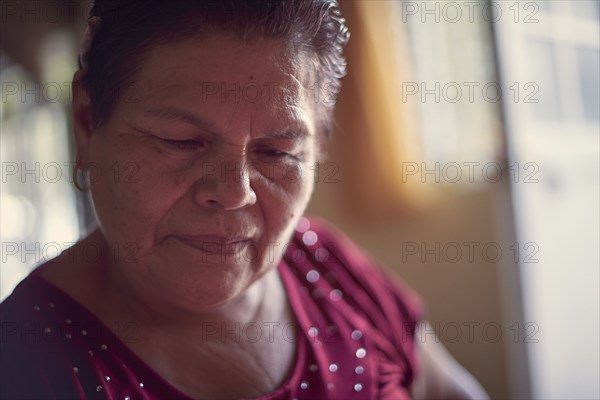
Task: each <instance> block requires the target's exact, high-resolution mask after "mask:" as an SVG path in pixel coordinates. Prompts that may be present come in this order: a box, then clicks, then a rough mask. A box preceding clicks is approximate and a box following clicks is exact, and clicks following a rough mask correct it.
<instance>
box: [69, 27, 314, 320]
mask: <svg viewBox="0 0 600 400" xmlns="http://www.w3.org/2000/svg"><path fill="white" fill-rule="evenodd" d="M305 65H307V63H305V62H304V58H303V56H301V55H299V54H297V53H294V52H292V51H290V49H289V48H288V47H286V46H285V45H284V43H282V42H280V41H277V40H266V39H265V40H255V41H250V42H247V43H243V42H242V41H240V40H238V39H235V38H232V37H229V36H218V35H213V36H209V37H204V38H193V39H192V38H190V39H185V40H182V41H178V42H173V43H168V44H163V45H159V46H156V47H154V48H153V49H152V50H151V51H150V53H149V55H148V57H147V58H146V59H144V61H143V62H142V65H141V69H140V70H139V71H138V72H137V73H136V75H135V77H134V84H133V85H130V86H129V87H128V89H127V91H125V92H124V93H122V94H121V96H120V99H119V101H118V103H117V104H116V107H115V109H114V111H113V113H112V114H111V116H110V118H109V119H108V120H107V121H106V123H105V124H104V125H103V126H102V127H101V128H100V129H99V130H97V131H96V132H94V133H92V134H90V135H89V137H88V138H87V143H86V141H85V140H83V141H79V142H80V144H79V145H78V149H79V152H80V154H79V156H80V158H81V159H82V160H83V161H84V163H89V164H90V167H89V173H90V179H91V193H92V198H93V202H94V207H95V210H96V213H97V217H98V220H99V223H100V228H101V230H102V232H103V234H104V236H105V237H106V239H107V241H108V243H109V245H110V247H111V249H112V250H113V252H114V255H115V256H116V257H113V258H111V262H112V263H113V266H116V267H117V268H116V271H117V273H118V274H119V275H120V278H124V279H125V282H126V283H127V285H128V286H130V288H131V289H133V290H134V291H135V293H136V294H137V295H139V296H142V297H144V296H146V297H147V298H149V299H153V301H166V302H167V303H168V304H170V305H174V306H176V307H179V308H185V309H190V310H210V309H211V308H213V307H215V306H217V305H221V304H224V303H226V302H227V301H228V300H230V299H232V298H234V297H235V296H237V295H238V294H240V293H242V292H243V291H244V290H245V289H246V288H248V287H249V286H250V285H251V284H252V283H253V282H254V281H256V280H257V278H259V277H260V276H261V275H262V274H264V273H265V272H266V271H268V270H269V269H271V268H273V267H274V266H276V265H277V263H278V262H279V261H280V259H281V256H282V252H283V250H284V248H285V245H286V243H287V242H288V241H289V238H290V237H291V234H292V232H293V229H294V227H295V225H296V223H297V221H298V219H299V218H300V217H301V215H302V213H303V212H304V210H305V208H306V206H307V203H308V201H309V199H310V196H311V193H312V190H313V184H314V174H313V170H314V163H315V156H316V153H317V146H318V139H317V137H316V135H317V132H316V125H317V122H316V116H315V110H314V107H315V104H314V103H312V102H311V101H314V98H313V97H311V96H300V95H299V93H302V92H303V90H302V88H303V87H309V86H310V85H311V82H312V80H311V74H310V73H309V69H308V68H307V67H306V66H305ZM78 136H80V135H79V134H78Z"/></svg>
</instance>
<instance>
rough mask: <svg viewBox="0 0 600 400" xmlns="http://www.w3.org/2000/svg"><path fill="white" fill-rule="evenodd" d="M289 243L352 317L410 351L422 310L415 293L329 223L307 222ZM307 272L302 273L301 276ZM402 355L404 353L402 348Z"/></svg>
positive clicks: (322, 221) (323, 221)
mask: <svg viewBox="0 0 600 400" xmlns="http://www.w3.org/2000/svg"><path fill="white" fill-rule="evenodd" d="M295 242H296V243H297V245H298V246H299V247H300V248H301V249H302V251H303V252H304V253H305V254H306V256H305V257H306V262H304V263H296V264H304V265H305V267H304V268H305V269H307V268H312V269H311V270H310V271H312V270H314V271H316V272H318V273H319V274H320V276H323V277H324V278H325V279H324V280H325V281H329V282H328V283H329V285H330V287H331V288H333V289H334V290H333V291H332V292H331V293H330V296H331V295H333V296H334V297H335V296H338V295H340V296H343V300H344V302H345V303H347V304H348V305H350V306H351V307H352V308H353V309H354V310H355V311H356V313H359V314H363V315H365V317H366V318H368V319H369V320H370V321H371V322H372V324H373V325H374V326H376V327H377V328H378V329H381V330H382V331H386V332H388V333H389V334H388V336H394V337H391V338H390V339H391V340H394V341H396V342H398V341H400V342H401V344H402V345H407V346H408V347H412V344H413V339H414V332H415V328H416V325H417V323H418V322H419V321H420V320H421V315H422V304H421V300H420V298H419V296H418V295H417V294H416V292H415V291H414V290H413V289H412V288H410V287H409V286H408V285H407V284H406V283H405V282H404V281H403V280H402V279H401V278H400V277H399V276H398V275H397V274H396V273H394V272H393V271H391V270H389V269H388V268H387V267H386V266H384V265H382V264H381V263H379V262H378V261H376V260H375V258H374V257H372V256H371V255H369V254H368V253H367V252H366V251H364V250H363V249H361V248H360V247H359V246H358V245H357V244H355V243H354V242H353V241H352V240H351V239H350V238H349V237H348V236H347V235H345V234H344V233H342V232H341V231H340V230H339V229H338V228H336V227H335V226H333V225H332V224H330V223H329V222H327V221H325V220H323V219H319V218H314V217H309V218H306V219H304V220H303V221H301V223H300V224H299V229H298V230H297V231H296V235H295ZM310 271H305V272H304V273H305V274H307V273H309V272H310ZM407 350H410V349H408V348H407Z"/></svg>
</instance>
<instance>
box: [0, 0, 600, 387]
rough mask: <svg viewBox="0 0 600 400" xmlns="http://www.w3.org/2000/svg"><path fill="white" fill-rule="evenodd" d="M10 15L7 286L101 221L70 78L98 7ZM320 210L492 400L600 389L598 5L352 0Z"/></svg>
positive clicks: (19, 5)
mask: <svg viewBox="0 0 600 400" xmlns="http://www.w3.org/2000/svg"><path fill="white" fill-rule="evenodd" d="M0 4H1V10H0V22H1V23H0V55H1V59H0V74H1V98H2V101H1V108H0V119H1V136H0V156H1V164H2V182H1V192H0V195H1V197H0V200H1V203H0V205H1V231H0V234H1V244H2V253H1V256H2V267H1V270H0V284H1V286H0V298H1V299H4V298H5V297H6V296H8V295H9V294H10V292H11V291H12V290H13V288H14V287H15V285H16V284H17V283H18V282H19V281H20V280H21V279H23V278H24V277H25V276H26V275H27V274H28V273H29V272H30V271H31V269H32V268H34V267H35V266H36V265H38V264H40V263H42V262H44V261H46V260H48V259H50V258H53V257H54V256H56V255H57V254H58V253H59V252H60V251H63V250H65V249H67V248H68V247H69V246H71V245H72V244H73V243H74V242H75V241H77V239H78V238H79V237H80V235H81V234H83V233H84V232H85V231H86V229H87V228H88V227H89V226H90V225H91V224H92V223H93V218H92V216H91V213H90V208H89V204H88V203H87V201H86V199H85V198H84V197H82V196H81V194H79V193H78V192H76V191H74V190H73V185H72V163H73V160H74V154H73V145H72V139H71V133H70V114H69V107H70V100H71V98H70V96H71V92H70V81H71V77H72V74H73V72H74V71H75V70H76V68H77V49H78V46H79V40H80V37H81V34H82V32H83V29H84V26H85V20H86V17H87V11H88V10H89V4H88V3H87V2H86V1H78V0H61V1H58V0H35V1H33V0H14V1H10V0H4V1H2V2H1V3H0ZM341 8H342V11H343V13H344V15H345V17H346V19H347V22H348V25H349V28H350V30H351V32H352V37H351V40H350V43H349V45H348V48H347V53H346V54H347V58H348V64H349V73H348V76H347V77H346V78H345V79H344V81H343V90H342V93H341V95H340V96H339V102H338V108H337V115H336V120H337V126H336V132H335V135H334V138H333V139H332V140H331V142H330V146H329V150H328V153H329V156H328V159H327V161H325V162H323V163H321V164H320V166H319V175H318V179H317V181H318V182H317V190H316V193H315V196H314V198H313V201H312V203H311V205H310V207H309V213H311V214H316V215H320V216H323V217H325V218H327V219H329V220H330V221H331V222H333V223H334V224H336V225H337V226H339V227H340V228H341V229H342V230H343V231H344V232H346V233H347V234H348V235H349V236H350V237H352V238H353V239H354V240H355V241H356V242H358V243H359V244H360V245H361V246H362V247H363V248H365V249H366V250H367V251H368V252H370V253H371V254H372V255H373V256H374V257H376V258H377V259H379V260H380V261H382V262H383V263H384V264H386V265H388V266H389V267H390V268H392V269H394V270H395V271H397V272H398V274H399V275H400V276H401V277H402V278H403V279H404V280H405V281H406V282H407V283H408V284H409V285H411V286H412V287H413V288H415V289H416V290H417V291H418V292H419V293H420V294H421V296H422V300H423V303H424V306H425V313H426V315H425V317H426V318H427V319H428V321H429V322H430V324H431V325H432V327H433V328H434V329H435V331H436V333H437V335H438V336H439V337H440V339H441V341H442V342H443V343H444V344H445V346H446V347H447V348H448V349H449V351H450V352H451V353H452V354H453V355H454V357H455V358H456V359H457V360H458V361H459V362H460V363H462V364H463V365H464V366H465V367H466V368H467V369H468V370H469V371H470V372H471V373H472V374H473V375H475V377H476V378H477V379H478V380H479V381H480V382H481V383H482V385H483V386H484V387H485V389H486V390H487V391H488V393H489V394H490V395H491V396H492V397H493V398H498V399H500V398H502V399H504V398H513V399H526V398H536V399H598V398H600V389H599V376H600V355H599V353H600V347H599V343H600V319H599V315H600V297H599V296H600V295H599V293H600V290H599V289H600V288H599V286H600V276H599V270H600V249H599V243H600V237H599V236H600V226H599V225H600V216H599V210H600V200H599V191H600V177H599V171H600V165H599V163H600V161H599V160H600V142H599V135H600V116H599V114H600V100H599V98H600V66H599V63H600V1H599V0H590V1H586V0H577V1H560V0H553V1H484V0H480V1H477V0H475V1H433V0H432V1H399V0H397V1H342V2H341Z"/></svg>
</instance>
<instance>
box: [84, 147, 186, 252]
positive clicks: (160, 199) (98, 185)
mask: <svg viewBox="0 0 600 400" xmlns="http://www.w3.org/2000/svg"><path fill="white" fill-rule="evenodd" d="M126 149H127V147H126V146H121V149H118V148H117V149H115V147H112V146H109V147H107V148H105V149H104V150H102V151H98V153H97V154H96V157H94V163H95V165H97V169H98V170H99V171H100V172H101V173H99V174H98V176H97V177H96V178H95V179H93V180H92V182H91V191H92V199H93V202H94V208H95V210H96V214H97V217H98V220H99V223H100V225H101V228H102V229H103V230H104V231H105V232H106V234H107V236H108V237H113V238H115V239H117V240H119V241H126V242H130V241H135V242H136V243H137V244H139V246H140V247H141V248H143V247H148V246H150V245H151V243H152V241H153V240H154V235H155V233H156V230H157V228H158V225H159V224H160V221H161V220H162V219H163V218H164V217H165V215H167V213H168V211H169V209H170V208H171V207H172V205H173V204H174V202H175V201H176V200H177V199H178V198H179V197H180V196H181V193H180V191H181V189H180V186H182V185H180V184H179V182H178V181H177V178H176V177H172V176H167V175H168V174H167V175H165V174H164V172H163V171H160V168H157V166H156V163H155V162H153V159H154V158H153V157H151V156H149V155H144V154H142V153H141V152H139V151H135V150H132V151H126Z"/></svg>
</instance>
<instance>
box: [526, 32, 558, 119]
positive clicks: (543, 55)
mask: <svg viewBox="0 0 600 400" xmlns="http://www.w3.org/2000/svg"><path fill="white" fill-rule="evenodd" d="M529 48H530V59H529V60H530V62H531V63H533V64H532V67H531V68H532V72H533V80H532V83H534V84H536V85H537V86H538V87H539V92H538V93H537V94H536V96H535V98H536V99H539V102H538V103H533V104H532V106H533V110H534V112H533V115H534V116H535V118H537V119H540V120H548V119H550V120H554V121H556V120H559V119H561V109H560V105H559V102H558V101H559V96H560V93H559V90H558V85H557V84H558V76H557V73H556V67H555V65H556V64H555V63H556V55H555V53H556V49H555V46H554V45H553V44H552V43H550V42H549V41H547V40H531V41H530V42H529Z"/></svg>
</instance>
